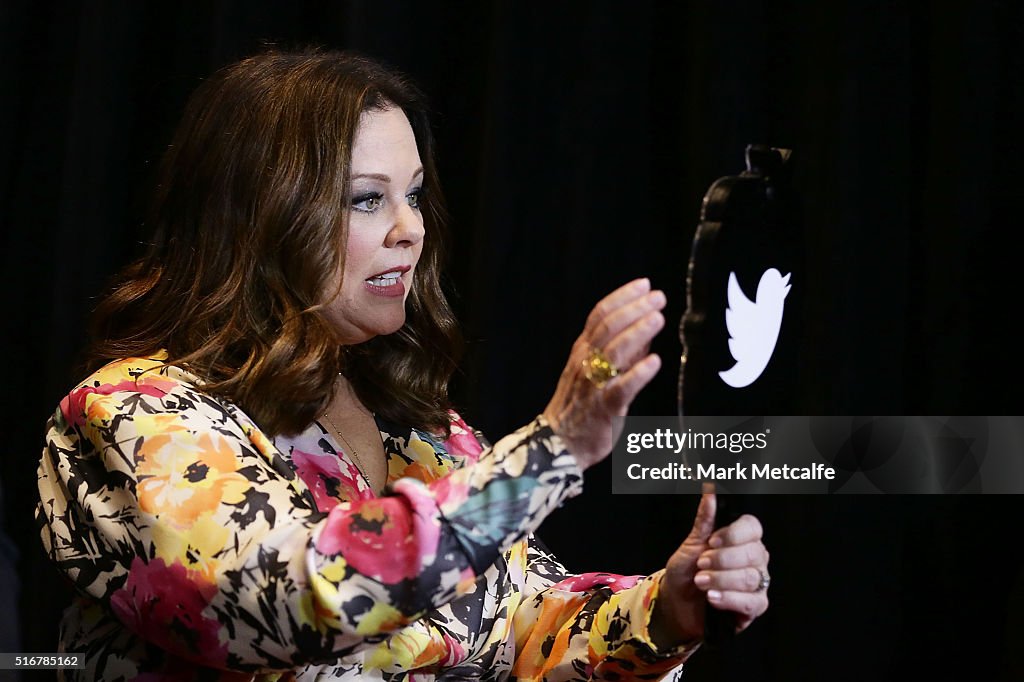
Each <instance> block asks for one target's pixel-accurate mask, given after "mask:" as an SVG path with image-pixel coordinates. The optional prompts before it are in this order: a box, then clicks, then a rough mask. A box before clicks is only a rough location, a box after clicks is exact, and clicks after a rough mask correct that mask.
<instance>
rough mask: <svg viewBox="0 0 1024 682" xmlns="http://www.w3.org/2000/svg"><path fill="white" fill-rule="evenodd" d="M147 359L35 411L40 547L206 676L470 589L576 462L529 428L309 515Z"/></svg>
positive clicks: (243, 421)
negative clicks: (457, 463) (458, 461)
mask: <svg viewBox="0 0 1024 682" xmlns="http://www.w3.org/2000/svg"><path fill="white" fill-rule="evenodd" d="M159 364H160V363H158V362H155V361H153V360H135V361H123V362H120V363H114V365H111V366H108V368H106V369H105V370H103V371H101V372H100V373H98V374H97V375H95V376H94V378H93V380H92V381H90V382H89V383H87V384H85V385H83V386H81V387H79V388H78V389H76V390H75V391H73V392H72V393H71V394H70V395H69V396H68V397H67V398H66V399H65V400H64V401H62V403H61V406H60V408H59V409H58V411H57V412H56V414H55V415H54V417H53V418H52V419H51V422H50V425H49V431H48V435H47V445H46V448H45V450H44V452H43V458H42V462H41V464H40V471H39V489H40V506H39V510H38V520H39V523H40V525H41V529H42V539H43V543H44V545H45V547H46V549H47V551H48V552H49V554H50V555H51V557H52V558H53V559H54V561H55V562H56V563H57V564H58V566H59V567H60V568H61V569H62V570H63V571H64V572H65V573H66V574H67V575H68V576H69V577H70V578H71V579H72V581H73V582H74V583H75V585H76V587H77V588H78V590H79V591H81V592H83V593H84V594H87V595H89V596H90V597H92V598H93V599H95V600H97V601H98V602H99V603H101V604H103V605H105V606H106V608H107V609H108V610H109V611H110V612H111V613H113V614H114V615H115V616H116V617H117V618H118V619H119V620H120V621H121V622H122V623H123V624H124V625H125V626H127V627H128V628H129V629H130V630H131V631H133V632H135V633H136V634H137V635H139V636H141V637H143V638H145V640H147V641H148V642H150V643H152V644H155V645H156V646H158V647H159V648H161V649H163V650H165V651H168V652H170V653H172V654H174V655H176V656H180V657H182V658H184V659H187V660H191V661H194V662H197V663H199V664H201V665H204V666H210V667H215V668H221V669H278V670H281V669H289V668H294V667H296V666H301V665H303V664H305V663H307V662H316V661H328V660H336V659H338V658H339V657H342V656H344V655H346V654H348V653H351V652H353V651H355V650H357V649H360V648H364V647H366V646H367V645H370V644H375V643H377V642H380V641H381V640H383V639H384V638H385V637H386V636H387V634H388V633H390V632H393V631H395V630H397V629H398V628H401V627H403V626H405V625H406V624H408V623H410V622H412V621H414V620H416V619H417V618H418V617H419V616H421V615H422V614H423V613H425V612H426V611H428V610H429V609H433V608H436V607H438V606H440V605H443V604H445V603H447V602H449V601H451V600H452V599H454V598H455V597H457V596H458V595H460V594H462V593H464V592H466V591H468V590H470V589H472V587H473V585H474V581H475V579H476V577H477V576H478V575H479V574H481V573H482V572H483V571H484V570H485V569H486V568H487V567H488V566H489V565H490V564H492V563H493V562H494V561H495V560H496V559H497V558H498V556H499V555H500V554H501V553H502V552H503V551H505V550H506V549H508V548H509V547H511V546H512V545H514V544H515V543H516V542H518V541H520V540H522V539H523V538H525V537H527V536H528V535H529V534H530V533H531V532H532V531H533V530H534V529H535V528H536V527H537V526H538V525H539V524H540V522H541V520H542V519H543V518H544V517H545V516H546V515H547V513H549V511H550V510H551V509H552V508H554V507H555V506H557V505H558V504H560V503H561V501H562V500H564V499H565V498H566V497H568V496H570V495H573V494H575V493H576V492H578V490H579V488H580V485H581V475H580V471H579V468H578V466H577V464H576V462H575V460H574V459H573V457H572V456H571V455H569V454H568V453H567V452H566V451H565V449H564V447H563V446H562V445H561V442H560V440H559V439H558V438H557V437H555V436H554V435H553V434H552V433H551V431H550V429H549V428H548V427H546V425H545V424H544V423H543V422H542V421H535V422H533V423H532V424H530V425H528V426H527V427H524V428H523V429H521V430H520V431H517V432H516V433H514V434H512V435H511V436H508V437H507V438H505V439H502V440H501V441H499V442H498V443H496V444H495V446H494V447H493V448H490V449H488V450H487V451H485V452H483V453H482V454H481V455H480V457H479V458H478V460H477V461H476V462H475V463H474V464H472V465H470V466H466V467H464V468H462V469H460V470H459V471H457V472H454V473H452V474H451V475H449V476H446V477H444V478H442V479H439V480H437V481H434V482H432V483H430V484H424V483H420V482H418V481H415V480H412V479H403V480H401V481H399V482H397V483H396V484H395V485H394V486H393V490H392V492H391V494H389V495H387V496H384V497H381V498H377V499H372V500H362V501H359V502H354V503H350V502H345V503H341V504H339V505H337V506H336V507H334V508H333V509H332V510H331V511H330V512H329V513H327V514H323V513H321V512H318V511H317V510H316V506H315V504H314V503H313V501H312V499H311V496H310V493H309V491H308V490H307V489H306V488H305V486H304V485H303V484H302V482H301V481H300V480H299V479H298V478H297V477H296V475H295V473H294V472H293V470H292V469H291V468H290V467H289V466H288V464H287V463H286V462H285V461H284V460H283V458H282V456H281V453H280V452H278V451H277V450H276V449H275V448H274V447H273V445H272V444H271V443H270V442H269V441H268V440H267V439H266V437H265V436H264V435H263V434H262V432H260V431H259V429H258V428H257V427H256V426H255V425H254V424H253V423H252V422H251V421H250V420H249V419H248V417H246V416H245V415H244V413H242V412H241V411H240V410H238V409H237V408H235V407H234V406H231V405H228V404H224V403H222V402H220V401H217V400H214V399H212V398H210V397H209V396H207V395H205V394H203V393H202V392H201V391H199V390H198V389H196V388H195V387H194V386H193V385H192V384H191V383H190V382H189V381H188V380H187V376H188V375H184V374H183V373H181V372H180V370H175V369H174V368H169V369H167V370H164V371H163V372H161V371H157V368H158V367H159Z"/></svg>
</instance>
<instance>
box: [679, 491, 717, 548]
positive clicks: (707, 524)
mask: <svg viewBox="0 0 1024 682" xmlns="http://www.w3.org/2000/svg"><path fill="white" fill-rule="evenodd" d="M717 509H718V498H716V497H715V485H714V484H713V483H707V482H705V483H704V484H703V486H702V489H701V496H700V504H699V505H697V514H696V515H695V516H694V518H693V528H691V529H690V534H689V536H687V538H686V541H687V542H698V543H700V544H702V545H703V544H704V543H705V542H706V541H707V539H708V536H709V535H711V532H712V531H713V530H714V529H715V512H716V511H717Z"/></svg>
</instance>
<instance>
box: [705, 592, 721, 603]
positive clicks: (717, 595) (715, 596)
mask: <svg viewBox="0 0 1024 682" xmlns="http://www.w3.org/2000/svg"><path fill="white" fill-rule="evenodd" d="M721 598H722V593H721V592H719V591H718V590H708V601H718V600H720V599H721Z"/></svg>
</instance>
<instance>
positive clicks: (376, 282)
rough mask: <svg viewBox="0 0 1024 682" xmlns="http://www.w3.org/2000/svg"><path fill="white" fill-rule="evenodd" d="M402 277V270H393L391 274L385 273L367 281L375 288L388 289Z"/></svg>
mask: <svg viewBox="0 0 1024 682" xmlns="http://www.w3.org/2000/svg"><path fill="white" fill-rule="evenodd" d="M401 276H402V271H401V270H392V271H391V272H385V273H383V274H380V275H374V276H373V277H370V278H368V279H367V280H366V281H367V282H369V283H370V284H372V285H373V286H375V287H388V286H391V285H392V284H395V283H396V282H398V279H399V278H400V277H401Z"/></svg>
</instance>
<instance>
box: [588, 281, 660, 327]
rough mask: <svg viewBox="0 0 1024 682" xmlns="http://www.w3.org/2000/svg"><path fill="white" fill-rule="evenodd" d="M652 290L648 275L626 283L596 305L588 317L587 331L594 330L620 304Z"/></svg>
mask: <svg viewBox="0 0 1024 682" xmlns="http://www.w3.org/2000/svg"><path fill="white" fill-rule="evenodd" d="M650 290H651V281H650V280H649V279H647V278H646V277H644V278H642V279H634V280H633V281H632V282H630V283H629V284H624V285H623V286H621V287H619V288H618V289H616V290H615V291H613V292H612V293H610V294H608V295H607V296H605V297H604V298H602V299H601V300H600V301H598V302H597V305H595V306H594V309H593V310H591V311H590V315H589V316H588V317H587V324H586V326H585V327H584V329H585V330H586V331H591V332H592V331H593V330H594V329H595V328H596V327H597V325H598V324H599V323H600V322H601V320H603V319H604V318H605V317H607V316H608V315H609V314H611V313H612V312H613V311H614V310H616V309H617V308H619V307H620V306H622V305H624V304H626V303H629V302H630V301H632V300H633V299H635V298H639V297H640V296H643V295H644V294H646V293H647V292H649V291H650Z"/></svg>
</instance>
